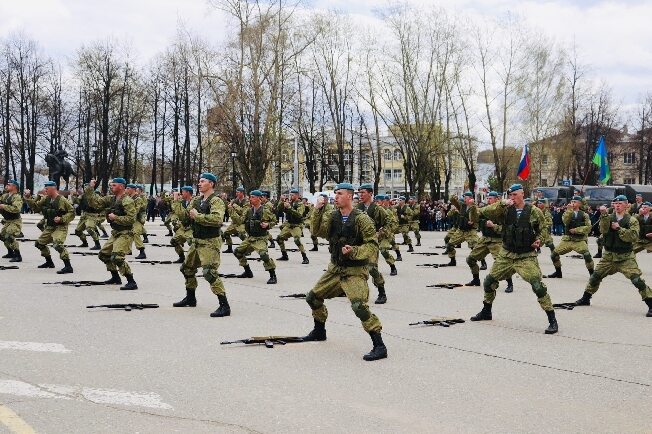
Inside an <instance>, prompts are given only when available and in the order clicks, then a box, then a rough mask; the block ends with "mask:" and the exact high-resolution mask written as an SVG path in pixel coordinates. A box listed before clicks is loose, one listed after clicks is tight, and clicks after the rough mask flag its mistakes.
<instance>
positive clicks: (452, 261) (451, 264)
mask: <svg viewBox="0 0 652 434" xmlns="http://www.w3.org/2000/svg"><path fill="white" fill-rule="evenodd" d="M446 265H448V266H449V267H454V266H456V265H457V260H455V257H454V256H453V257H452V258H451V260H450V262H449V263H448V264H446Z"/></svg>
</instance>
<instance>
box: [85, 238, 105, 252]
mask: <svg viewBox="0 0 652 434" xmlns="http://www.w3.org/2000/svg"><path fill="white" fill-rule="evenodd" d="M88 250H102V246H100V242H99V241H98V240H95V245H94V246H93V247H91V248H90V249H88Z"/></svg>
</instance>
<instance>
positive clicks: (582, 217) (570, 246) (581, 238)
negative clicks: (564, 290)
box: [548, 196, 593, 279]
mask: <svg viewBox="0 0 652 434" xmlns="http://www.w3.org/2000/svg"><path fill="white" fill-rule="evenodd" d="M581 206H582V198H581V197H580V196H573V198H572V199H571V201H570V203H569V204H568V208H567V209H566V211H565V212H564V215H563V216H562V217H561V218H562V220H563V222H564V226H565V227H566V230H565V231H564V236H562V237H561V242H560V243H559V245H558V246H557V247H556V248H555V250H554V251H553V252H552V254H551V255H550V259H552V263H553V265H554V266H555V272H554V273H552V274H549V275H548V277H550V278H558V279H561V278H562V272H561V260H560V259H559V258H560V255H564V254H566V253H568V252H577V253H579V254H580V255H582V256H583V257H584V264H585V265H586V269H587V270H589V276H590V275H591V274H593V258H591V252H589V245H588V243H587V241H588V237H589V232H591V226H592V225H591V218H590V217H589V214H588V213H586V212H584V211H582V210H580V207H581Z"/></svg>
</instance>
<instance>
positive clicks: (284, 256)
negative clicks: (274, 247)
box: [277, 251, 290, 261]
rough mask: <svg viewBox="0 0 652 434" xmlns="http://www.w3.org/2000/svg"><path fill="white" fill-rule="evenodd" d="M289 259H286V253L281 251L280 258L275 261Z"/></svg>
mask: <svg viewBox="0 0 652 434" xmlns="http://www.w3.org/2000/svg"><path fill="white" fill-rule="evenodd" d="M289 260H290V258H288V252H286V251H282V252H281V257H280V258H278V259H277V261H289Z"/></svg>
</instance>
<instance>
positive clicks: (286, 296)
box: [279, 294, 306, 298]
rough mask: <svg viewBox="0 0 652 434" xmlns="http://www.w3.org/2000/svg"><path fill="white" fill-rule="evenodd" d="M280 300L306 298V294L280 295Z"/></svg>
mask: <svg viewBox="0 0 652 434" xmlns="http://www.w3.org/2000/svg"><path fill="white" fill-rule="evenodd" d="M279 298H306V294H288V295H279Z"/></svg>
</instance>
